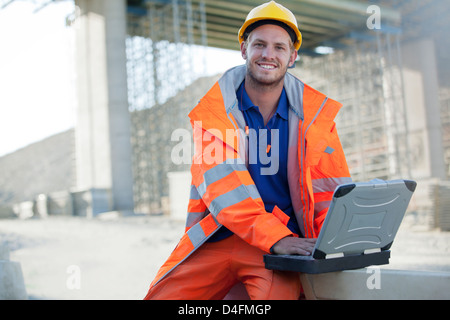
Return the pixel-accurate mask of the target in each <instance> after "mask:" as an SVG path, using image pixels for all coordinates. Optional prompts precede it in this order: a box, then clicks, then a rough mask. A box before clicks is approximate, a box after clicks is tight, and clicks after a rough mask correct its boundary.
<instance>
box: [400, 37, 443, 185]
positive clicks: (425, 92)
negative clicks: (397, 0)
mask: <svg viewBox="0 0 450 320" xmlns="http://www.w3.org/2000/svg"><path fill="white" fill-rule="evenodd" d="M402 55H403V67H404V70H403V76H404V86H405V100H406V112H407V117H408V127H409V131H410V135H409V136H410V146H411V150H412V155H411V156H412V162H413V163H412V170H413V175H414V178H425V179H427V178H439V179H445V176H446V171H445V162H444V151H443V146H442V125H441V119H440V103H439V78H438V73H437V62H436V54H435V46H434V40H433V39H419V40H415V41H411V42H408V43H405V44H403V46H402Z"/></svg>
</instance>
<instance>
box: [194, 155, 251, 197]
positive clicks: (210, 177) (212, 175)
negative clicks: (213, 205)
mask: <svg viewBox="0 0 450 320" xmlns="http://www.w3.org/2000/svg"><path fill="white" fill-rule="evenodd" d="M233 162H234V163H231V161H230V163H227V162H223V163H221V164H218V165H216V166H215V167H213V168H211V169H209V170H208V171H206V172H205V173H204V174H203V180H204V181H203V183H202V184H201V185H199V186H198V193H199V194H200V195H201V196H203V195H204V194H205V192H206V188H207V187H208V186H209V185H210V184H212V183H214V182H216V181H219V180H220V179H222V178H225V177H226V176H228V175H229V174H230V173H232V172H233V171H246V170H247V167H246V166H245V164H244V163H243V162H242V160H240V159H236V160H235V161H233Z"/></svg>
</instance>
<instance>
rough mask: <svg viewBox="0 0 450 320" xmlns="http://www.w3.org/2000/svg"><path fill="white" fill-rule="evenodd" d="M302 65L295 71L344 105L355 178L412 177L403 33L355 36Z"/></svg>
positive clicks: (344, 134) (343, 135) (343, 132)
mask: <svg viewBox="0 0 450 320" xmlns="http://www.w3.org/2000/svg"><path fill="white" fill-rule="evenodd" d="M300 65H301V66H300V68H296V69H294V70H293V71H292V72H293V73H294V74H296V75H297V76H298V77H299V78H300V79H302V80H303V81H305V82H306V83H308V84H310V85H311V86H313V87H314V88H316V89H318V90H320V91H322V92H326V93H327V95H328V96H329V97H331V98H333V99H335V100H337V101H339V102H341V103H342V104H343V109H342V110H341V112H340V113H339V115H338V118H337V119H336V123H337V127H338V131H339V136H340V139H341V142H342V145H343V148H344V151H345V153H346V157H347V161H348V164H349V168H350V171H351V174H352V177H353V179H354V180H355V181H367V180H371V179H375V178H379V179H394V178H400V177H405V176H410V170H411V165H410V161H409V153H408V141H407V131H408V128H407V121H406V111H405V103H404V98H403V83H402V73H401V68H402V66H401V52H400V45H399V34H398V33H394V34H391V33H382V32H381V31H380V32H377V34H376V36H374V37H368V36H367V35H364V36H360V35H355V36H354V38H353V41H352V43H350V44H349V45H348V46H347V47H346V48H345V49H341V50H337V51H335V52H334V53H333V54H329V55H325V56H319V57H310V56H304V57H303V56H302V57H301V62H300Z"/></svg>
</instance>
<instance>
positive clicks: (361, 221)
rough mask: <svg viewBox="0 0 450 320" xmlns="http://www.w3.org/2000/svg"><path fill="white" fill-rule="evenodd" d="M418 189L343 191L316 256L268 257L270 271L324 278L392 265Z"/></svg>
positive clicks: (394, 183) (402, 183)
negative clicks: (392, 254) (397, 238)
mask: <svg viewBox="0 0 450 320" xmlns="http://www.w3.org/2000/svg"><path fill="white" fill-rule="evenodd" d="M415 188H416V182H415V181H411V180H391V181H384V180H379V179H375V180H372V181H370V182H357V183H349V184H343V185H340V186H338V187H337V188H336V190H335V192H334V195H333V199H332V202H331V205H330V208H329V210H328V213H327V216H326V218H325V221H324V223H323V226H322V229H321V232H320V234H319V236H318V238H317V242H316V245H315V247H314V250H313V252H312V254H311V255H310V256H300V255H265V256H264V262H265V265H266V268H267V269H271V270H288V271H298V272H304V273H324V272H332V271H339V270H346V269H359V268H364V267H367V266H370V265H382V264H388V263H389V258H390V250H389V249H390V247H391V245H392V242H393V241H394V238H395V235H396V233H397V230H398V228H399V227H400V223H401V221H402V219H403V216H404V215H405V212H406V208H407V207H408V204H409V201H410V200H411V197H412V194H413V192H414V190H415Z"/></svg>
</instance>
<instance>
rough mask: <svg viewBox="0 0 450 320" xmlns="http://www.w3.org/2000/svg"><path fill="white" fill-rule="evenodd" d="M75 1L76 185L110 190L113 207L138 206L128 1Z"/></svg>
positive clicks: (81, 188)
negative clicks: (129, 84) (128, 56)
mask: <svg viewBox="0 0 450 320" xmlns="http://www.w3.org/2000/svg"><path fill="white" fill-rule="evenodd" d="M75 5H76V7H77V11H78V17H77V19H76V22H75V29H76V48H77V53H76V62H77V64H76V66H77V86H78V96H77V97H78V111H77V125H76V147H77V152H76V157H77V187H78V189H80V190H91V189H105V190H109V191H110V195H111V198H112V199H104V202H105V203H106V202H107V201H109V202H110V203H112V208H110V209H111V210H118V211H133V209H134V204H133V178H132V169H131V168H132V167H131V141H130V138H131V133H130V125H131V124H130V115H129V112H128V98H127V70H126V48H125V41H126V3H125V0H75ZM105 194H106V193H105ZM98 201H100V200H98Z"/></svg>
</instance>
